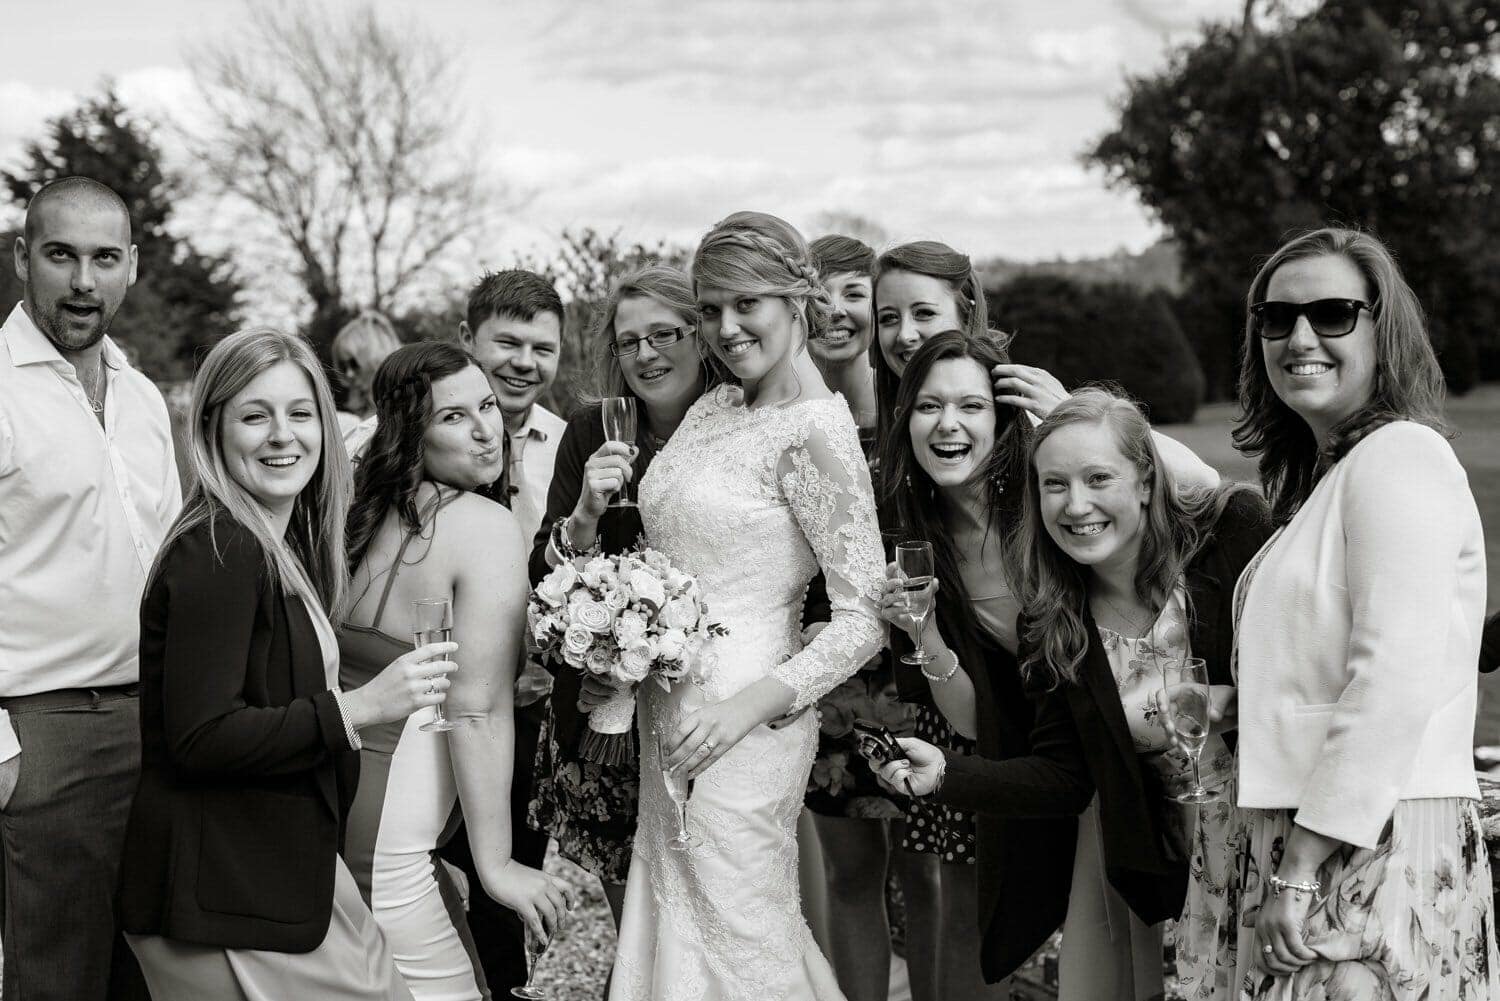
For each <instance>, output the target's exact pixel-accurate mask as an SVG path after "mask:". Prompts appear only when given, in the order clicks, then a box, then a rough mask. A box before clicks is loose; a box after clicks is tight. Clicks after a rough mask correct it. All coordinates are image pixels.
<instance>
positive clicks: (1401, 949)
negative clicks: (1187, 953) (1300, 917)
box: [1188, 798, 1500, 1001]
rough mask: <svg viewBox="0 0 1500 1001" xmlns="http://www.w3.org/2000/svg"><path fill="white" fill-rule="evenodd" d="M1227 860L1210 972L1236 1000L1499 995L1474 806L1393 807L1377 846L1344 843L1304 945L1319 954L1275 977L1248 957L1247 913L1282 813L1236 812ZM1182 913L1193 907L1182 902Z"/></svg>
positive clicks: (1446, 802) (1271, 857)
mask: <svg viewBox="0 0 1500 1001" xmlns="http://www.w3.org/2000/svg"><path fill="white" fill-rule="evenodd" d="M1236 813H1237V820H1236V828H1237V835H1236V839H1235V844H1234V849H1233V850H1234V852H1235V856H1236V857H1235V861H1236V865H1235V867H1234V871H1233V873H1232V879H1231V882H1230V886H1229V887H1228V893H1227V898H1226V901H1225V903H1226V906H1225V907H1224V909H1223V912H1222V913H1223V920H1222V922H1221V923H1220V924H1219V926H1218V927H1217V929H1216V937H1217V941H1218V949H1217V953H1216V955H1215V957H1214V961H1213V964H1212V965H1213V966H1214V967H1215V969H1214V970H1213V972H1212V974H1211V975H1212V976H1213V977H1214V979H1215V981H1216V983H1217V984H1218V985H1221V990H1220V991H1219V992H1218V993H1213V992H1212V991H1209V992H1207V993H1205V992H1204V990H1205V989H1206V988H1207V986H1208V985H1207V984H1206V983H1205V984H1202V985H1201V986H1200V989H1199V990H1198V991H1197V992H1195V993H1193V994H1190V995H1188V996H1189V997H1216V998H1226V999H1234V1001H1295V999H1299V998H1311V997H1326V998H1329V999H1337V998H1350V999H1355V998H1358V999H1365V998H1370V999H1381V1001H1384V999H1390V1001H1437V999H1439V998H1442V999H1444V1001H1448V999H1452V1001H1461V999H1464V1001H1467V999H1473V1001H1480V999H1485V998H1500V962H1497V955H1496V949H1495V929H1494V910H1495V905H1494V897H1493V889H1492V885H1491V880H1490V864H1489V857H1488V855H1487V854H1486V851H1485V845H1484V838H1483V835H1482V833H1481V830H1480V826H1479V810H1478V804H1477V803H1476V802H1475V801H1474V800H1471V799H1456V798H1455V799H1417V800H1403V801H1401V802H1399V803H1397V804H1396V811H1395V813H1394V815H1393V816H1392V818H1391V822H1390V823H1389V824H1387V825H1386V829H1385V831H1384V832H1383V833H1382V834H1381V837H1380V841H1379V843H1378V844H1377V845H1376V846H1375V847H1374V848H1357V847H1355V846H1353V845H1347V844H1346V845H1341V846H1340V847H1339V848H1338V849H1337V850H1335V851H1334V853H1333V854H1332V855H1331V856H1329V858H1328V860H1327V861H1326V862H1324V863H1323V866H1322V867H1321V868H1320V869H1319V870H1318V880H1319V882H1321V883H1322V884H1323V888H1324V890H1323V892H1324V893H1325V894H1326V896H1325V897H1323V898H1321V899H1320V900H1318V901H1317V902H1316V903H1315V904H1314V905H1313V907H1312V908H1311V910H1310V911H1309V912H1308V919H1307V926H1306V929H1305V932H1304V940H1305V941H1306V942H1307V945H1308V946H1309V947H1310V948H1311V949H1312V950H1313V951H1314V952H1316V953H1318V954H1319V956H1321V957H1322V958H1321V959H1319V960H1317V961H1315V962H1313V963H1311V964H1309V965H1307V966H1305V967H1303V968H1302V969H1301V970H1299V971H1298V972H1296V973H1294V974H1292V975H1291V976H1286V977H1273V976H1271V975H1270V974H1269V973H1267V972H1266V971H1265V970H1264V969H1263V968H1262V967H1261V966H1260V964H1259V962H1258V959H1259V956H1258V954H1257V953H1256V951H1255V915H1256V913H1257V912H1258V911H1259V910H1260V908H1261V906H1262V904H1264V903H1265V901H1266V900H1267V895H1268V893H1269V892H1270V888H1269V885H1268V884H1267V882H1266V880H1265V877H1266V876H1267V875H1269V874H1271V873H1274V872H1275V871H1276V865H1277V864H1278V863H1279V862H1280V859H1281V854H1282V851H1283V850H1284V846H1285V844H1286V839H1287V836H1288V835H1289V834H1290V832H1291V829H1292V821H1291V814H1290V812H1289V811H1287V810H1238V811H1236ZM1190 907H1191V902H1190Z"/></svg>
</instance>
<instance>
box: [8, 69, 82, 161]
mask: <svg viewBox="0 0 1500 1001" xmlns="http://www.w3.org/2000/svg"><path fill="white" fill-rule="evenodd" d="M74 103H75V98H74V95H72V94H70V93H68V92H67V91H66V90H59V89H56V88H51V87H37V86H34V85H32V84H29V83H25V82H22V81H19V80H5V81H0V163H5V164H11V163H14V162H15V161H16V159H17V158H18V157H19V156H20V154H21V151H22V150H23V149H24V148H25V145H26V143H28V142H32V141H35V140H37V139H39V138H41V136H42V130H43V128H44V127H45V125H46V123H47V119H49V118H52V117H54V116H56V115H58V114H61V113H62V112H65V111H67V110H68V109H69V108H71V107H72V106H73V104H74Z"/></svg>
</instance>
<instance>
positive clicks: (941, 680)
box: [921, 650, 958, 685]
mask: <svg viewBox="0 0 1500 1001" xmlns="http://www.w3.org/2000/svg"><path fill="white" fill-rule="evenodd" d="M948 653H949V655H950V656H952V658H953V666H952V667H951V668H949V669H948V673H947V674H933V673H932V672H931V671H929V670H927V665H926V664H923V665H922V666H921V671H922V677H924V678H926V679H927V680H928V681H931V682H933V683H934V684H938V685H946V684H947V683H948V682H950V681H952V680H953V676H954V675H955V674H957V673H958V654H956V653H954V652H953V651H952V650H949V651H948Z"/></svg>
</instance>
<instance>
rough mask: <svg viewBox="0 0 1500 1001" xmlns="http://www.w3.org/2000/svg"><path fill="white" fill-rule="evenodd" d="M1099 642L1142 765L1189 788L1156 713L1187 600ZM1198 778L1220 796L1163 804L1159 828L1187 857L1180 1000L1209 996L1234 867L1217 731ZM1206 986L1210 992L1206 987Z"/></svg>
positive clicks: (1183, 645)
mask: <svg viewBox="0 0 1500 1001" xmlns="http://www.w3.org/2000/svg"><path fill="white" fill-rule="evenodd" d="M1098 628H1099V638H1100V639H1101V640H1102V641H1103V643H1104V654H1105V657H1106V658H1107V659H1108V661H1109V665H1110V671H1111V673H1112V674H1113V675H1114V679H1115V684H1116V685H1117V686H1118V687H1119V690H1120V704H1121V706H1122V707H1123V708H1124V710H1125V721H1126V723H1127V724H1128V726H1129V727H1130V737H1131V741H1132V742H1133V743H1134V745H1135V749H1136V753H1137V754H1139V755H1140V760H1141V764H1142V765H1143V766H1145V767H1148V768H1150V769H1152V770H1153V771H1154V772H1156V774H1157V776H1158V777H1159V778H1160V779H1161V781H1162V785H1163V787H1164V788H1165V789H1166V792H1167V795H1169V796H1175V795H1176V794H1178V793H1181V792H1186V791H1187V790H1188V789H1191V788H1192V786H1193V770H1192V763H1191V762H1190V761H1189V760H1188V757H1187V755H1186V754H1184V753H1183V752H1182V751H1180V750H1178V749H1177V748H1175V747H1174V746H1172V742H1171V740H1170V739H1169V738H1168V736H1167V731H1166V727H1165V726H1163V724H1162V720H1161V717H1160V713H1159V712H1158V709H1157V706H1158V699H1157V695H1158V693H1159V692H1160V691H1161V688H1162V665H1163V664H1167V663H1170V662H1172V661H1177V660H1180V659H1181V658H1183V657H1186V656H1188V655H1190V654H1191V650H1190V649H1189V644H1188V619H1187V613H1186V599H1185V596H1184V592H1183V590H1182V588H1180V587H1179V588H1178V589H1177V590H1176V591H1174V592H1173V594H1172V596H1171V598H1170V599H1169V600H1168V601H1167V604H1166V606H1165V607H1164V608H1163V609H1162V611H1161V614H1160V615H1159V616H1157V619H1156V621H1155V622H1154V623H1153V624H1152V626H1151V628H1150V629H1149V630H1148V631H1147V632H1146V634H1145V635H1144V636H1139V637H1130V636H1124V635H1121V634H1120V633H1117V632H1115V631H1114V630H1111V629H1106V628H1105V627H1103V626H1099V627H1098ZM1199 774H1200V776H1201V777H1202V780H1203V785H1204V787H1205V788H1208V789H1218V790H1220V798H1219V799H1218V800H1216V801H1214V802H1212V803H1203V804H1199V805H1194V804H1190V803H1178V802H1176V801H1171V800H1169V801H1168V802H1167V803H1165V804H1163V806H1164V814H1165V816H1166V819H1167V823H1166V824H1165V825H1164V826H1165V829H1166V832H1167V837H1168V840H1169V842H1170V845H1171V847H1172V848H1174V849H1175V851H1176V852H1177V854H1178V855H1179V857H1183V856H1185V857H1186V858H1187V859H1188V891H1187V902H1186V904H1185V905H1184V907H1183V913H1182V918H1181V920H1179V921H1178V922H1177V925H1176V929H1175V933H1176V935H1175V937H1176V942H1177V967H1178V982H1179V990H1180V991H1181V993H1182V996H1183V997H1184V998H1190V999H1198V998H1210V997H1214V996H1215V995H1214V994H1213V993H1212V987H1211V985H1212V983H1213V981H1214V970H1215V955H1216V951H1217V946H1218V934H1219V928H1220V926H1221V924H1222V923H1223V920H1224V914H1225V911H1226V910H1227V907H1228V904H1227V898H1228V888H1229V884H1230V869H1231V867H1232V866H1233V865H1234V859H1235V855H1234V843H1235V841H1234V833H1235V832H1234V813H1235V811H1234V808H1233V803H1234V791H1233V788H1234V782H1233V778H1234V757H1233V755H1232V754H1230V751H1229V747H1228V745H1227V744H1226V743H1225V741H1224V736H1223V734H1221V733H1216V732H1213V731H1212V730H1211V731H1210V732H1209V735H1208V741H1207V743H1206V744H1205V745H1204V747H1203V753H1202V754H1201V755H1200V757H1199ZM1205 984H1207V985H1209V987H1207V988H1205V986H1204V985H1205Z"/></svg>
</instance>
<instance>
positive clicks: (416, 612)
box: [411, 598, 453, 732]
mask: <svg viewBox="0 0 1500 1001" xmlns="http://www.w3.org/2000/svg"><path fill="white" fill-rule="evenodd" d="M411 618H412V638H413V640H414V642H415V643H416V645H417V646H426V645H427V644H428V643H447V642H448V641H450V640H451V639H452V638H453V601H452V599H449V598H418V599H417V600H416V601H413V602H412V603H411ZM420 729H423V730H426V731H428V732H432V731H444V730H451V729H453V724H452V723H450V722H449V721H448V717H446V716H444V715H443V707H442V705H441V704H439V705H435V706H433V707H432V719H430V720H428V721H427V722H426V723H423V724H422V726H421V728H420Z"/></svg>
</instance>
